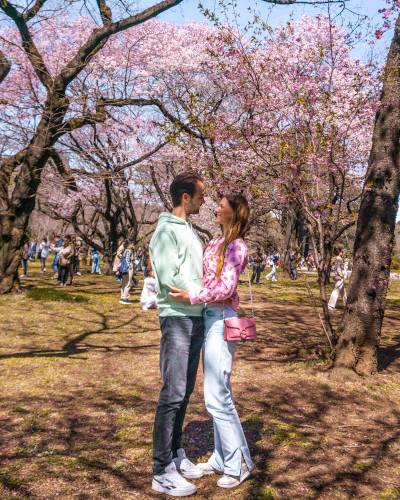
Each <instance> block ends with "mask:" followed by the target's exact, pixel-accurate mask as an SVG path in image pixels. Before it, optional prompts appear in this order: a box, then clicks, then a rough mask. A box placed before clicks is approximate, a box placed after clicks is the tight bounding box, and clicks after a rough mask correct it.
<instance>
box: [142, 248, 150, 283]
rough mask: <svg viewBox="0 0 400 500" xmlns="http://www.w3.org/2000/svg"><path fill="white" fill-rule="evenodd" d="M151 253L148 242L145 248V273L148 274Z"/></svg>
mask: <svg viewBox="0 0 400 500" xmlns="http://www.w3.org/2000/svg"><path fill="white" fill-rule="evenodd" d="M149 260H150V254H149V245H148V243H146V245H145V247H144V248H143V274H144V276H146V271H147V267H148V266H149Z"/></svg>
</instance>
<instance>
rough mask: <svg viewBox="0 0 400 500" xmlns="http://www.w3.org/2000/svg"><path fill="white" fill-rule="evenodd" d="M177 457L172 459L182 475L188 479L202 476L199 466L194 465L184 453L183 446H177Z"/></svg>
mask: <svg viewBox="0 0 400 500" xmlns="http://www.w3.org/2000/svg"><path fill="white" fill-rule="evenodd" d="M177 453H178V456H177V458H173V459H172V461H173V462H174V463H175V465H176V468H177V469H178V471H179V472H180V473H181V474H182V476H183V477H187V478H188V479H199V478H200V477H203V476H204V472H203V470H202V469H201V468H200V467H197V465H194V463H192V462H191V461H190V460H189V459H188V458H187V457H186V454H185V450H184V449H183V448H179V450H178V452H177Z"/></svg>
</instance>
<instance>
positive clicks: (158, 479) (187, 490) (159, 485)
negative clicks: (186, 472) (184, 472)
mask: <svg viewBox="0 0 400 500" xmlns="http://www.w3.org/2000/svg"><path fill="white" fill-rule="evenodd" d="M164 470H165V473H164V474H160V475H159V476H153V482H152V484H151V487H152V489H153V490H154V491H158V492H159V493H166V494H167V495H171V496H172V497H187V496H189V495H193V494H194V493H196V491H197V488H196V486H195V485H194V484H191V483H189V482H188V481H186V479H185V478H184V477H182V476H181V475H180V474H179V472H178V471H177V470H176V466H175V463H174V462H171V463H170V464H169V465H168V467H165V469H164Z"/></svg>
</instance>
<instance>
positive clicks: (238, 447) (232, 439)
mask: <svg viewBox="0 0 400 500" xmlns="http://www.w3.org/2000/svg"><path fill="white" fill-rule="evenodd" d="M223 309H224V306H209V305H207V306H206V308H205V309H204V329H205V331H204V336H205V338H204V345H203V371H204V399H205V403H206V408H207V411H208V412H209V413H210V414H211V415H212V417H213V423H214V453H213V454H212V456H211V457H210V459H209V461H208V462H209V464H210V465H211V466H212V467H214V469H217V470H219V471H221V472H223V473H224V474H228V475H230V476H240V471H241V466H242V456H243V458H244V460H245V462H246V465H247V467H248V468H249V470H250V471H252V470H253V469H254V465H253V462H252V461H251V458H250V452H249V447H248V446H247V442H246V438H245V436H244V433H243V429H242V425H241V423H240V420H239V416H238V414H237V411H236V408H235V404H234V402H233V398H232V388H231V382H230V378H231V372H232V363H233V358H234V355H235V349H236V344H237V341H230V342H227V341H225V340H224V320H223ZM225 318H226V319H230V318H237V316H236V313H235V311H234V310H233V309H232V308H231V306H225Z"/></svg>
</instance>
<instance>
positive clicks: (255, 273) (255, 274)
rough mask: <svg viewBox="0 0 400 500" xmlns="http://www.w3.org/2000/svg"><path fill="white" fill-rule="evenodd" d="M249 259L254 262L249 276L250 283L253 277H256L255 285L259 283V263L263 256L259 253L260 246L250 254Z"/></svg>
mask: <svg viewBox="0 0 400 500" xmlns="http://www.w3.org/2000/svg"><path fill="white" fill-rule="evenodd" d="M251 260H252V261H253V262H254V264H253V276H252V277H251V284H253V282H254V278H256V285H259V284H260V274H261V264H262V261H263V256H262V253H261V248H260V247H257V250H256V252H255V253H253V255H252V256H251Z"/></svg>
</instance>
